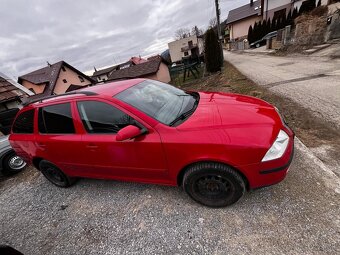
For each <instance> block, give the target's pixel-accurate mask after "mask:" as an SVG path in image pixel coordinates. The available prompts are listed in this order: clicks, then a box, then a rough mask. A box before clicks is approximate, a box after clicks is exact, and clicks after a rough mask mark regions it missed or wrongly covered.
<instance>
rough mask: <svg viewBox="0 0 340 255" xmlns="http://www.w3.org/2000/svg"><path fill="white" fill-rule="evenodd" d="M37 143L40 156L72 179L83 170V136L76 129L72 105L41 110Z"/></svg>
mask: <svg viewBox="0 0 340 255" xmlns="http://www.w3.org/2000/svg"><path fill="white" fill-rule="evenodd" d="M38 132H39V135H36V139H35V143H36V148H37V153H36V154H37V156H38V157H41V158H43V159H46V160H48V161H51V162H52V163H53V164H55V165H57V166H58V167H60V168H61V169H62V170H63V171H64V172H65V173H67V174H68V175H71V176H74V175H77V173H78V172H79V170H80V169H82V158H83V157H82V155H81V152H80V148H81V134H78V133H77V132H76V129H75V125H74V120H73V115H72V110H71V103H70V102H67V103H58V104H53V105H48V106H43V107H40V108H39V110H38Z"/></svg>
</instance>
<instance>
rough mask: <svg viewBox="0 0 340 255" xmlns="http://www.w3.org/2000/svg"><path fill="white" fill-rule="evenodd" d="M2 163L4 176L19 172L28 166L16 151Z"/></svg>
mask: <svg viewBox="0 0 340 255" xmlns="http://www.w3.org/2000/svg"><path fill="white" fill-rule="evenodd" d="M2 164H3V170H2V175H4V176H10V175H14V174H17V173H19V172H20V171H21V170H23V169H24V168H25V167H26V162H25V161H24V160H23V159H22V158H20V157H19V156H17V155H16V154H15V152H14V151H12V152H10V153H8V154H7V155H6V156H5V157H4V159H3V162H2Z"/></svg>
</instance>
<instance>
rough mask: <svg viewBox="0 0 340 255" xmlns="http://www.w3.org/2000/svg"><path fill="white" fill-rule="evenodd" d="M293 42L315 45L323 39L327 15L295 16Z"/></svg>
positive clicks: (322, 41)
mask: <svg viewBox="0 0 340 255" xmlns="http://www.w3.org/2000/svg"><path fill="white" fill-rule="evenodd" d="M295 21H296V27H295V36H294V44H296V45H317V44H322V43H324V41H325V32H326V30H327V17H326V16H321V17H315V16H310V15H303V16H300V17H298V18H296V20H295Z"/></svg>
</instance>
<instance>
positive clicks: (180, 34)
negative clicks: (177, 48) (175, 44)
mask: <svg viewBox="0 0 340 255" xmlns="http://www.w3.org/2000/svg"><path fill="white" fill-rule="evenodd" d="M188 36H190V30H189V29H188V28H179V29H177V30H176V31H175V38H176V39H177V40H179V39H183V38H186V37H188Z"/></svg>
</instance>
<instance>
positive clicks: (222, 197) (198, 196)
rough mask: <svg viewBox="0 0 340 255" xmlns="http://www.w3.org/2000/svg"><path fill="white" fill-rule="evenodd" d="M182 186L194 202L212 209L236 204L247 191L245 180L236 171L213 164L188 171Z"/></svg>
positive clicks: (200, 165) (202, 165) (192, 167)
mask: <svg viewBox="0 0 340 255" xmlns="http://www.w3.org/2000/svg"><path fill="white" fill-rule="evenodd" d="M182 185H183V188H184V190H185V192H186V193H187V194H188V195H189V196H190V197H191V198H192V199H193V200H195V201H197V202H199V203H201V204H203V205H206V206H210V207H224V206H227V205H231V204H233V203H236V202H237V201H238V200H239V199H240V198H241V197H242V196H243V194H244V193H245V190H246V189H245V183H244V180H243V179H242V177H241V176H240V175H239V174H238V173H237V172H236V171H235V170H233V169H232V168H231V167H229V166H226V165H223V164H219V163H212V162H208V163H199V164H196V165H194V166H191V167H190V168H189V169H187V171H186V172H185V174H184V177H183V183H182Z"/></svg>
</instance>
